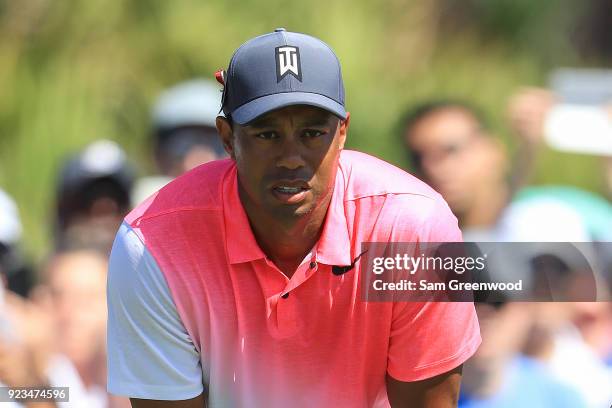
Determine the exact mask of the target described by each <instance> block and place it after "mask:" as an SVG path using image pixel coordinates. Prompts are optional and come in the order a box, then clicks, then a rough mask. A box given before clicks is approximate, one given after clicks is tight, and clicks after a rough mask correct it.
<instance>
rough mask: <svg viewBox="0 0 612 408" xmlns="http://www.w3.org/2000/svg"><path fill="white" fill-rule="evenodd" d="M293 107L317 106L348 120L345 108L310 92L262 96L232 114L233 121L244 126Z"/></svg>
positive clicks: (325, 97)
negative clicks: (269, 113)
mask: <svg viewBox="0 0 612 408" xmlns="http://www.w3.org/2000/svg"><path fill="white" fill-rule="evenodd" d="M292 105H308V106H315V107H317V108H321V109H324V110H326V111H329V112H331V113H333V114H334V115H336V116H338V117H339V118H341V119H346V110H345V109H344V106H342V105H341V104H339V103H338V102H336V101H334V100H333V99H330V98H328V97H327V96H324V95H320V94H316V93H309V92H284V93H277V94H272V95H266V96H262V97H261V98H257V99H254V100H252V101H250V102H247V103H245V104H244V105H242V106H240V107H238V108H236V109H235V110H234V111H233V112H232V113H231V116H232V121H234V122H236V123H238V124H239V125H244V124H247V123H249V122H251V121H253V120H255V119H257V118H258V117H260V116H262V115H265V114H266V113H268V112H271V111H273V110H276V109H280V108H284V107H287V106H292Z"/></svg>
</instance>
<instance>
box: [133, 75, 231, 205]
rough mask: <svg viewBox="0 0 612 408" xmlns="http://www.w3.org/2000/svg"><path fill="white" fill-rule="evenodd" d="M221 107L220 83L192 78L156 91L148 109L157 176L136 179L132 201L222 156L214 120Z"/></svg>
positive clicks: (140, 198) (140, 199) (144, 196)
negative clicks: (153, 103) (158, 94)
mask: <svg viewBox="0 0 612 408" xmlns="http://www.w3.org/2000/svg"><path fill="white" fill-rule="evenodd" d="M220 107H221V92H220V87H219V86H217V84H216V83H214V82H211V81H207V80H203V79H194V80H190V81H186V82H182V83H180V84H178V85H175V86H174V87H172V88H170V89H168V90H167V91H165V92H164V93H162V94H161V95H160V97H159V98H158V100H157V103H156V104H155V106H154V108H153V112H152V127H153V129H152V138H153V146H154V153H155V162H156V165H157V170H158V172H159V174H160V175H159V176H154V177H146V178H144V179H141V180H139V181H138V182H137V185H136V188H135V190H134V203H133V204H134V205H135V204H137V203H139V202H140V201H142V200H144V199H145V198H147V197H148V196H149V195H150V194H152V193H153V192H155V191H156V190H158V189H159V188H161V187H162V186H163V185H165V184H166V183H167V182H168V181H170V180H171V179H172V178H174V177H177V176H179V175H181V174H183V173H184V172H186V171H188V170H191V169H192V168H194V167H196V166H198V165H200V164H202V163H206V162H209V161H212V160H217V159H220V158H222V157H225V156H226V153H225V150H224V149H223V144H222V143H221V139H220V138H219V136H218V134H217V128H216V125H215V120H216V117H217V115H218V114H219V110H220Z"/></svg>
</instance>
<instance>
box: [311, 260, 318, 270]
mask: <svg viewBox="0 0 612 408" xmlns="http://www.w3.org/2000/svg"><path fill="white" fill-rule="evenodd" d="M309 266H310V269H314V268H316V267H317V263H316V262H311V263H310V265H309Z"/></svg>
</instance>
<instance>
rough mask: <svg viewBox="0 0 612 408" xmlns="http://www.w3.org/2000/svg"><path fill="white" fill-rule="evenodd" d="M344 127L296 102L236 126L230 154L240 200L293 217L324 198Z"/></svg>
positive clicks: (333, 176)
mask: <svg viewBox="0 0 612 408" xmlns="http://www.w3.org/2000/svg"><path fill="white" fill-rule="evenodd" d="M346 129H347V122H346V121H342V120H340V119H339V118H337V117H336V116H334V115H332V114H331V113H328V112H327V111H325V110H322V109H319V108H314V107H310V106H301V105H299V106H290V107H287V108H283V109H279V110H276V111H272V112H270V113H268V114H266V115H264V116H263V117H261V118H259V119H257V120H255V121H253V122H251V123H250V124H248V125H245V126H235V129H234V135H233V138H232V139H233V140H232V149H233V157H234V159H235V160H236V165H237V167H238V178H239V181H240V187H241V199H242V200H243V202H244V203H245V205H248V206H250V207H251V208H255V209H258V210H261V211H265V212H267V213H269V214H273V215H274V216H275V217H295V216H300V215H304V214H307V213H309V212H311V211H312V210H313V209H314V208H316V206H318V205H320V204H321V203H327V202H328V201H326V200H325V198H329V197H330V194H331V192H332V191H333V183H334V179H335V174H336V169H337V166H338V159H339V153H340V150H341V149H342V148H343V147H344V141H345V139H346Z"/></svg>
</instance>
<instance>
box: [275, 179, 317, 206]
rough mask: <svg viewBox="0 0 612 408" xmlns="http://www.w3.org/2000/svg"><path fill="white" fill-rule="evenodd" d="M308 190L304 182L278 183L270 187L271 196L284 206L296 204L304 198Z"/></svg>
mask: <svg viewBox="0 0 612 408" xmlns="http://www.w3.org/2000/svg"><path fill="white" fill-rule="evenodd" d="M308 190H310V187H309V186H308V183H306V182H289V183H278V184H276V185H275V186H273V187H272V194H273V195H274V197H275V198H276V199H277V200H279V201H280V202H282V203H284V204H297V203H299V202H301V201H303V200H304V199H305V198H306V193H307V192H308Z"/></svg>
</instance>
